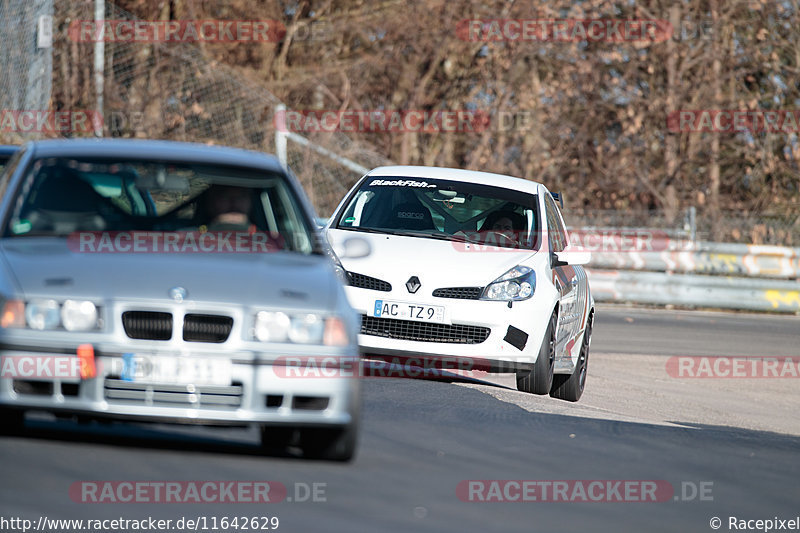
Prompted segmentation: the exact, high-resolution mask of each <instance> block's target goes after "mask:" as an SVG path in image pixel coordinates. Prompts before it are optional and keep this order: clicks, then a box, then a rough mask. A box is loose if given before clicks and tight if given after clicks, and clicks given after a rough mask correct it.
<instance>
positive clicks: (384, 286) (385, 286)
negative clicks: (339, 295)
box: [347, 272, 392, 292]
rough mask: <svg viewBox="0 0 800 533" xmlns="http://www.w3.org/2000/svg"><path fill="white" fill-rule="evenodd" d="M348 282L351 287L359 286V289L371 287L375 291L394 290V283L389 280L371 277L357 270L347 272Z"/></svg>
mask: <svg viewBox="0 0 800 533" xmlns="http://www.w3.org/2000/svg"><path fill="white" fill-rule="evenodd" d="M347 283H348V285H350V286H351V287H358V288H359V289H370V290H373V291H383V292H389V291H391V290H392V284H391V283H389V282H388V281H383V280H382V279H378V278H371V277H369V276H365V275H364V274H356V273H355V272H348V273H347Z"/></svg>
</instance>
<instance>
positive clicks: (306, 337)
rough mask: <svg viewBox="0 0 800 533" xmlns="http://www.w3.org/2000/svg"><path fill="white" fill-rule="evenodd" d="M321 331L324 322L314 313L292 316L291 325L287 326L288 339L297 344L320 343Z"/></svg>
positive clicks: (323, 328) (323, 327)
mask: <svg viewBox="0 0 800 533" xmlns="http://www.w3.org/2000/svg"><path fill="white" fill-rule="evenodd" d="M323 331H325V322H323V320H322V318H320V317H319V316H317V315H314V314H305V315H297V316H293V317H292V326H291V327H290V328H289V340H290V341H292V342H296V343H297V344H321V343H322V333H323Z"/></svg>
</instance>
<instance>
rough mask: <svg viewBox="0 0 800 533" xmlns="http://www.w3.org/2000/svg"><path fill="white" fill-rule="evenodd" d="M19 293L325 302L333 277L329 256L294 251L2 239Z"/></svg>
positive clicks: (331, 295)
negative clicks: (165, 250)
mask: <svg viewBox="0 0 800 533" xmlns="http://www.w3.org/2000/svg"><path fill="white" fill-rule="evenodd" d="M0 254H2V256H3V259H4V263H5V266H6V268H7V269H8V270H10V273H11V274H12V276H13V279H14V282H15V284H16V285H17V286H18V289H19V290H20V291H21V292H22V296H24V297H26V298H30V297H48V298H56V299H59V298H81V297H82V298H86V299H98V298H99V299H125V300H142V299H148V300H166V301H171V300H170V298H169V297H168V295H167V292H168V291H169V289H171V288H173V287H183V288H184V289H186V291H187V293H188V296H187V300H188V301H196V302H220V303H233V304H241V305H245V306H247V305H264V306H273V305H275V306H279V307H288V308H294V307H302V308H303V309H320V310H324V309H330V308H332V307H333V304H334V299H335V297H336V290H335V287H336V285H335V284H336V283H337V281H336V278H335V274H334V273H333V270H332V269H331V267H330V265H329V263H328V259H327V258H326V257H323V256H303V255H300V254H293V253H284V252H278V253H268V254H267V253H265V254H245V253H243V254H153V253H127V254H126V253H78V252H74V251H72V250H70V248H69V247H68V246H67V242H66V239H59V238H14V239H4V240H2V241H0Z"/></svg>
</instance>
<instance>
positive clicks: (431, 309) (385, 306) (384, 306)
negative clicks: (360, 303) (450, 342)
mask: <svg viewBox="0 0 800 533" xmlns="http://www.w3.org/2000/svg"><path fill="white" fill-rule="evenodd" d="M372 316H374V317H378V318H399V319H403V320H416V321H419V322H435V323H437V324H442V323H444V307H443V306H441V305H422V304H416V303H414V304H412V303H409V302H396V301H392V300H375V306H374V307H373V308H372Z"/></svg>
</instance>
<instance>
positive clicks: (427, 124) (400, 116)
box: [273, 109, 490, 133]
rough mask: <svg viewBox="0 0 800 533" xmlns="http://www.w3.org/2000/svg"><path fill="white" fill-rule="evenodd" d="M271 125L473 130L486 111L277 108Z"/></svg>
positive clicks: (485, 121)
mask: <svg viewBox="0 0 800 533" xmlns="http://www.w3.org/2000/svg"><path fill="white" fill-rule="evenodd" d="M273 123H274V126H275V129H277V130H278V131H281V132H292V133H319V132H328V133H330V132H334V131H340V132H345V133H354V132H365V133H399V132H418V133H475V132H481V131H484V130H486V129H487V128H488V127H489V124H490V117H489V114H488V113H486V112H483V111H469V110H433V111H423V110H409V109H377V110H348V111H339V110H309V109H306V110H286V111H284V110H281V111H277V112H276V113H275V116H274V119H273Z"/></svg>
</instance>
